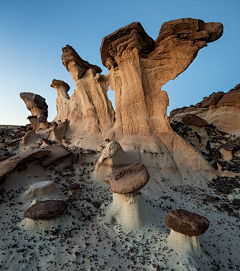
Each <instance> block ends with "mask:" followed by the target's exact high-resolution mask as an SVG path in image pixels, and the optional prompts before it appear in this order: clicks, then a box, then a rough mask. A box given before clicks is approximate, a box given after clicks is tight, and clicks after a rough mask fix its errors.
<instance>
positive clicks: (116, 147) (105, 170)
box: [93, 141, 130, 182]
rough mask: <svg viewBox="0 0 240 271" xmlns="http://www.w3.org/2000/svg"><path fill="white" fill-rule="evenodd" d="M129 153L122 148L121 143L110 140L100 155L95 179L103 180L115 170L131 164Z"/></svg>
mask: <svg viewBox="0 0 240 271" xmlns="http://www.w3.org/2000/svg"><path fill="white" fill-rule="evenodd" d="M129 164H130V163H129V157H128V154H127V153H126V152H125V151H124V150H123V149H122V147H121V145H120V144H119V143H117V142H115V141H110V142H109V143H108V144H107V145H106V147H105V148H104V149H103V152H102V155H101V156H100V157H99V159H98V161H97V163H96V165H95V170H94V173H93V179H94V181H96V182H103V179H104V178H105V176H107V175H108V174H110V173H112V172H113V171H114V170H116V169H119V168H122V167H124V166H127V165H129Z"/></svg>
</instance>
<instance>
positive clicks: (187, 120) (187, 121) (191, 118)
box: [182, 114, 208, 127]
mask: <svg viewBox="0 0 240 271" xmlns="http://www.w3.org/2000/svg"><path fill="white" fill-rule="evenodd" d="M182 121H183V124H184V125H194V126H197V127H203V126H205V125H208V122H207V121H206V120H204V119H202V118H200V117H198V116H195V115H191V114H186V115H185V116H183V119H182Z"/></svg>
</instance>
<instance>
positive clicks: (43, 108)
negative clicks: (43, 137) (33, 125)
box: [20, 92, 48, 128]
mask: <svg viewBox="0 0 240 271" xmlns="http://www.w3.org/2000/svg"><path fill="white" fill-rule="evenodd" d="M20 97H21V98H22V99H23V101H24V102H25V104H26V106H27V109H28V110H29V111H31V113H32V116H36V117H37V121H38V122H39V123H42V127H41V128H45V126H47V125H48V123H47V117H48V105H47V103H46V100H45V99H44V98H43V97H42V96H40V95H38V94H34V93H31V92H22V93H20Z"/></svg>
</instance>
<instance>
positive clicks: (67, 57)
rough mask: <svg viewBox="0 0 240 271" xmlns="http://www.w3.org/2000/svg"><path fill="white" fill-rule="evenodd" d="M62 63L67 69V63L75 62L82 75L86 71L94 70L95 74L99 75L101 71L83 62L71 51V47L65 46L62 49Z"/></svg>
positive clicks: (95, 66)
mask: <svg viewBox="0 0 240 271" xmlns="http://www.w3.org/2000/svg"><path fill="white" fill-rule="evenodd" d="M62 52H63V53H62V63H63V65H64V66H65V67H66V69H67V70H68V71H69V69H68V64H69V62H72V61H73V62H75V63H76V64H77V65H78V66H79V67H80V68H81V69H82V75H83V74H84V71H87V70H88V69H93V70H95V72H96V73H101V72H102V69H101V68H100V67H98V66H97V65H92V64H90V63H88V62H87V61H85V60H83V59H82V58H81V57H80V56H79V54H78V53H77V52H76V51H75V50H74V49H73V47H72V46H70V45H66V46H65V47H63V48H62Z"/></svg>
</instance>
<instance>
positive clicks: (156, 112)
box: [51, 18, 223, 179]
mask: <svg viewBox="0 0 240 271" xmlns="http://www.w3.org/2000/svg"><path fill="white" fill-rule="evenodd" d="M222 33H223V26H222V24H220V23H205V22H203V21H202V20H197V19H191V18H186V19H179V20H174V21H170V22H167V23H164V24H163V26H162V28H161V29H160V32H159V36H158V38H157V39H156V41H154V40H153V39H152V38H151V37H149V36H148V34H147V33H146V32H145V31H144V29H143V27H142V26H141V24H140V23H131V24H129V25H127V26H125V27H123V28H121V29H119V30H117V31H115V32H114V33H112V34H110V35H108V36H106V37H105V38H104V39H103V41H102V45H101V49H100V52H101V58H102V62H103V65H104V66H106V67H107V68H108V69H109V73H108V75H107V76H105V75H102V74H98V75H96V74H97V73H100V72H101V69H100V68H99V67H97V66H95V65H91V64H89V63H88V62H87V61H84V60H83V59H82V58H81V57H80V56H79V55H78V54H77V52H76V51H75V50H74V49H73V48H72V47H71V46H69V45H67V46H66V47H64V48H63V54H62V61H63V64H64V66H65V67H66V69H67V70H68V71H69V72H70V73H71V75H72V78H73V80H74V82H75V84H76V89H75V91H74V94H73V95H72V96H71V98H70V99H69V98H68V95H67V94H66V93H67V90H68V87H66V85H65V83H64V84H62V83H61V84H60V85H61V88H62V91H60V90H59V89H60V87H59V83H57V84H56V81H55V80H53V82H52V85H51V86H53V87H55V88H56V89H57V91H58V95H59V96H58V98H57V109H58V113H57V117H56V119H55V121H58V120H61V121H64V120H65V119H68V120H70V131H71V134H70V133H69V134H68V138H69V140H70V141H71V144H72V145H77V146H81V147H85V148H89V147H91V148H92V147H94V148H96V149H97V147H98V146H99V145H100V144H101V143H102V142H103V141H104V140H105V139H109V140H115V141H117V142H119V143H120V144H121V146H122V147H123V149H124V150H125V151H135V152H136V151H138V153H139V158H138V160H135V161H132V162H133V163H138V162H142V161H141V154H140V153H141V152H139V150H140V149H142V150H144V151H147V152H154V153H157V154H159V155H157V156H156V157H155V165H154V166H156V167H159V168H162V169H166V170H167V172H168V175H169V174H170V175H171V174H174V175H176V174H178V175H179V178H180V179H181V176H182V177H183V178H185V177H190V176H188V172H189V171H192V170H194V171H196V172H199V171H202V172H203V171H209V167H208V165H207V163H206V161H205V160H204V159H202V156H201V155H200V154H199V153H198V152H197V151H195V150H194V149H193V148H192V147H191V146H190V145H188V144H187V143H186V142H184V141H183V140H182V139H181V138H180V137H179V136H178V135H177V134H176V133H174V132H173V130H172V129H171V127H170V124H169V121H168V118H167V106H168V103H169V101H168V95H167V93H166V92H165V91H162V90H161V87H162V85H164V84H165V83H167V82H168V81H169V80H173V79H174V78H176V77H177V76H178V75H179V74H180V73H182V72H183V71H184V70H186V69H187V67H188V66H189V65H190V64H191V62H192V61H193V60H194V58H195V57H196V56H197V53H198V51H199V50H200V49H201V48H203V47H204V46H206V45H207V43H208V42H213V41H215V40H217V39H218V38H220V37H221V35H222ZM61 82H62V81H61ZM109 86H110V88H111V89H112V90H114V92H115V103H116V111H115V112H114V109H113V107H112V104H111V102H110V101H109V99H108V97H107V91H108V88H109ZM62 92H64V93H65V94H64V95H62ZM160 154H161V155H160ZM163 157H164V159H163ZM190 160H191V163H190ZM182 163H184V164H185V166H186V170H184V172H183V170H182V172H179V170H178V169H179V168H180V167H181V166H182ZM162 172H163V175H164V170H163V171H162ZM184 175H186V176H184ZM194 176H195V177H196V173H195V174H194ZM205 176H206V174H205ZM192 177H193V176H192Z"/></svg>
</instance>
